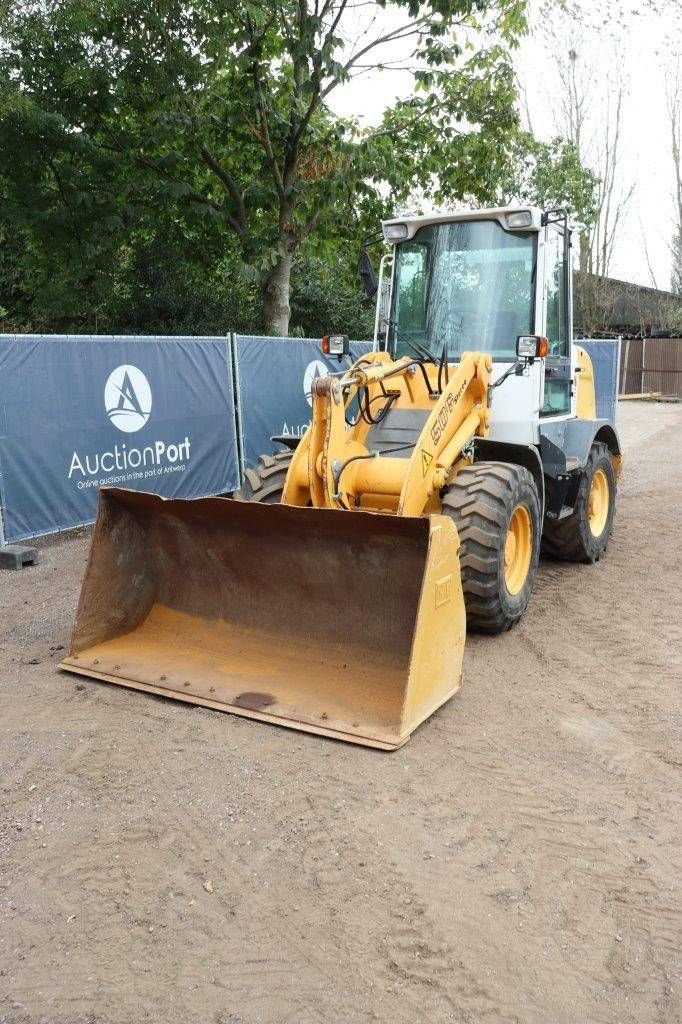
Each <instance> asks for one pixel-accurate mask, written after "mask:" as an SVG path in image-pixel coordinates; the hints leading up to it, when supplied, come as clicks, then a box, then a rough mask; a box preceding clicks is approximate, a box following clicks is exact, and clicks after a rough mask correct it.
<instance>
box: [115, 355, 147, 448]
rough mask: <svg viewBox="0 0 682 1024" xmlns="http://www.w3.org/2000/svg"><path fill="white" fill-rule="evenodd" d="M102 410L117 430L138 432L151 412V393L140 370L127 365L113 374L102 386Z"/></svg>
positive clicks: (130, 432) (117, 368)
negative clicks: (103, 409) (104, 410)
mask: <svg viewBox="0 0 682 1024" xmlns="http://www.w3.org/2000/svg"><path fill="white" fill-rule="evenodd" d="M104 407H105V409H106V410H107V416H108V417H109V419H110V420H111V422H112V423H113V424H114V426H115V427H118V429H119V430H122V431H123V432H124V433H126V434H133V433H134V432H135V431H136V430H140V429H141V428H142V427H143V426H144V425H145V423H146V422H147V420H148V419H149V415H150V413H151V411H152V389H151V388H150V386H149V381H148V380H147V378H146V377H145V375H144V374H143V372H142V370H138V368H137V367H136V366H130V365H129V364H127V363H126V364H124V365H123V366H117V367H116V369H115V370H112V372H111V373H110V374H109V376H108V378H107V382H106V384H105V385H104Z"/></svg>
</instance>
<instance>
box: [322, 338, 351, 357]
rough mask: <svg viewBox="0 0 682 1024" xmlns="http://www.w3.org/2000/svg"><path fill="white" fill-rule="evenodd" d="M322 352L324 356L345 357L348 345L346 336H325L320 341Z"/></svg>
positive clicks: (348, 348) (348, 351)
mask: <svg viewBox="0 0 682 1024" xmlns="http://www.w3.org/2000/svg"><path fill="white" fill-rule="evenodd" d="M322 351H323V352H324V354H325V355H326V356H347V355H348V354H349V353H350V344H349V341H348V335H347V334H325V336H324V338H323V339H322Z"/></svg>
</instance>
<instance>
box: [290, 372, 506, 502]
mask: <svg viewBox="0 0 682 1024" xmlns="http://www.w3.org/2000/svg"><path fill="white" fill-rule="evenodd" d="M491 366H492V363H491V359H490V356H489V355H485V354H481V353H479V352H467V353H464V354H463V356H462V358H461V360H460V362H459V363H458V365H457V366H456V367H453V368H452V369H451V370H450V372H449V380H448V382H447V384H446V385H445V387H444V388H443V390H442V392H441V393H440V394H434V392H433V387H432V385H431V384H430V379H431V378H433V377H434V375H435V373H436V372H437V368H436V367H435V366H432V365H431V366H428V367H427V369H428V371H430V377H427V374H426V371H424V379H425V380H426V385H425V384H424V383H423V382H422V381H421V378H420V375H419V373H418V372H415V361H414V360H412V359H410V358H409V357H405V358H404V359H401V360H398V361H397V362H393V361H391V360H390V358H388V357H387V355H386V353H372V354H371V357H370V358H369V359H368V360H367V361H366V362H365V361H364V360H363V361H362V365H356V366H354V367H352V368H351V369H350V370H349V371H348V373H347V374H346V375H345V376H344V377H342V378H341V379H340V380H339V379H336V378H334V377H321V378H318V379H317V380H316V381H315V382H314V386H313V393H312V399H313V417H312V423H311V426H310V428H309V429H308V431H307V432H306V435H305V437H304V439H303V441H302V442H301V444H300V445H299V447H298V449H297V450H296V453H295V455H294V458H293V460H292V464H291V467H290V470H289V473H288V476H287V481H286V485H285V490H284V499H283V500H284V502H285V503H286V504H291V505H305V504H308V503H309V502H310V503H311V504H312V505H314V506H315V507H318V508H341V509H347V510H352V509H354V508H357V507H359V506H360V503H361V500H362V497H363V495H367V494H371V495H384V496H388V497H389V498H391V499H392V501H393V502H394V503H395V501H396V499H397V509H396V511H397V514H398V515H406V516H414V515H422V514H423V513H424V512H425V511H426V510H427V507H428V505H429V502H430V500H431V498H432V496H433V495H434V494H436V493H437V492H438V491H439V490H440V489H441V488H442V487H443V486H444V485H445V483H446V481H447V478H448V476H449V474H450V471H451V469H452V467H453V465H454V464H455V462H456V461H457V460H458V458H459V457H460V454H461V451H462V448H463V447H464V446H465V445H466V444H467V443H468V442H469V441H470V440H471V439H472V437H474V436H479V437H484V436H485V435H486V434H487V432H488V423H489V411H488V401H487V395H488V386H489V377H490V369H491ZM427 385H428V388H427ZM360 389H365V394H366V395H367V396H368V398H369V400H371V402H373V403H374V402H378V401H379V402H383V403H384V405H385V404H386V403H393V402H395V403H396V408H408V409H409V408H425V409H427V410H429V415H428V418H427V420H426V423H425V424H424V428H423V430H422V432H421V434H420V436H419V438H418V440H417V442H416V444H415V446H414V449H413V451H412V453H411V455H410V456H409V458H398V457H396V456H394V455H392V454H389V453H384V454H380V453H378V452H376V451H373V450H371V449H370V448H368V447H367V445H366V444H365V443H364V442H365V440H366V434H367V428H366V426H365V427H363V425H362V424H361V423H360V422H359V421H358V422H357V423H356V424H355V425H354V426H353V427H352V428H351V429H350V430H349V429H347V424H346V419H345V416H346V410H347V408H348V407H349V406H350V404H351V403H352V401H353V398H355V396H356V395H357V394H358V391H359V390H360ZM380 413H381V409H380V408H379V409H378V413H377V414H378V415H380ZM363 433H364V436H363Z"/></svg>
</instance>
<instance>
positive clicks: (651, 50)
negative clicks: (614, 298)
mask: <svg viewBox="0 0 682 1024" xmlns="http://www.w3.org/2000/svg"><path fill="white" fill-rule="evenodd" d="M602 2H603V4H604V7H603V8H601V9H600V8H599V7H598V5H597V3H595V2H591V3H590V2H589V0H580V2H579V3H578V5H577V6H578V7H579V8H580V7H581V8H582V13H581V14H580V16H579V17H576V18H574V19H570V18H567V19H566V21H565V23H564V26H563V27H564V28H565V30H566V31H567V32H568V33H570V32H571V31H572V29H573V28H575V29H576V30H578V29H579V32H580V36H581V45H582V48H583V49H584V51H585V53H586V59H590V60H596V61H597V62H598V64H599V67H600V72H599V73H600V77H603V79H604V80H606V79H607V78H611V79H613V78H615V77H616V74H617V72H620V73H621V74H622V76H623V79H624V84H625V89H626V98H625V103H624V114H623V145H622V153H623V155H622V160H621V164H620V168H619V183H618V187H619V188H620V189H622V190H624V191H626V190H627V189H628V188H629V187H630V185H631V184H633V185H634V192H633V195H632V198H631V200H630V203H629V205H628V208H627V213H626V215H625V219H624V222H623V228H622V230H621V231H620V233H619V237H618V241H617V245H616V248H615V251H614V256H613V260H612V263H611V267H610V273H611V276H613V277H621V278H623V279H625V280H629V281H634V282H637V283H639V284H651V283H652V279H651V273H650V271H649V268H648V266H647V258H646V253H645V249H644V238H645V237H646V244H647V248H648V255H649V262H650V264H651V270H652V272H653V275H654V276H655V279H656V283H657V285H658V287H660V288H668V287H669V285H670V266H671V258H670V248H669V246H670V239H671V233H672V211H673V206H672V189H673V165H672V158H671V149H670V126H669V122H668V120H667V113H666V102H665V79H664V66H665V64H666V63H669V62H670V60H671V54H672V53H673V52H674V51H675V49H677V50H678V52H679V49H680V48H681V47H682V0H643V2H640V3H635V2H631V3H628V4H620V3H615V2H614V3H613V4H612V3H610V2H609V0H602ZM613 12H615V16H614V13H613ZM544 24H545V23H544V21H543V19H541V17H540V4H539V2H537V0H534V2H533V6H532V10H531V27H532V32H531V35H530V36H529V37H528V38H526V39H525V40H524V41H523V43H522V45H521V47H520V49H519V51H518V53H517V57H516V60H517V64H518V70H519V74H520V77H521V79H522V81H523V82H524V83H525V89H526V96H527V104H528V109H529V111H530V115H531V123H532V128H533V131H534V132H535V134H536V135H538V136H539V137H541V138H545V139H549V138H551V137H552V136H553V135H555V134H556V118H555V114H554V111H553V108H555V107H556V102H555V98H556V96H557V94H558V90H559V88H560V87H559V83H558V77H557V74H556V62H555V59H554V57H553V55H551V54H550V53H549V52H548V44H547V41H546V39H545V38H543V27H544ZM361 27H362V26H361ZM614 37H615V39H616V44H615V45H614V42H613V40H614ZM595 55H596V57H595ZM382 56H383V57H385V56H386V54H382ZM388 56H389V57H393V58H395V59H397V58H398V57H400V50H399V47H398V46H397V45H396V46H395V47H394V48H393V50H392V52H391V53H390V54H389V55H388ZM410 87H411V78H410V75H409V74H408V73H407V72H405V71H377V70H374V71H369V72H368V73H366V74H364V75H363V76H362V77H361V78H359V79H357V80H356V81H354V82H351V83H349V84H348V85H346V86H343V87H342V88H340V89H338V90H337V91H336V92H335V93H332V96H331V97H330V98H331V99H332V106H333V107H334V108H335V109H336V110H337V111H338V112H339V113H342V114H344V115H347V116H355V117H360V119H361V120H362V121H364V122H365V123H373V122H376V121H377V120H378V119H379V118H380V116H381V112H382V111H383V109H384V108H385V107H386V106H387V105H389V104H390V103H392V102H393V101H394V100H395V98H396V96H398V95H406V94H408V93H409V92H410ZM598 88H599V84H597V85H596V86H595V92H596V90H597V89H598ZM601 107H603V99H600V98H598V97H597V103H596V109H595V110H594V112H593V116H592V120H593V127H594V130H595V132H596V133H598V132H599V131H600V108H601Z"/></svg>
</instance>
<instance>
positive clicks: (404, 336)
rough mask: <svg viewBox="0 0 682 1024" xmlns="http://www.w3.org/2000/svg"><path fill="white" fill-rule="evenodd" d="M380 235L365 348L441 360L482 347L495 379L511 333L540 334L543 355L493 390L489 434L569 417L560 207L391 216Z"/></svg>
mask: <svg viewBox="0 0 682 1024" xmlns="http://www.w3.org/2000/svg"><path fill="white" fill-rule="evenodd" d="M383 232H384V239H385V241H386V242H387V243H389V244H390V245H392V246H393V257H392V261H391V260H390V257H389V261H391V262H392V268H391V274H390V278H389V279H388V280H387V284H388V287H387V288H384V296H383V301H382V295H381V288H380V296H379V303H380V310H379V312H378V314H377V332H376V337H375V347H377V348H386V349H387V350H388V351H389V352H390V353H391V355H392V356H393V357H394V358H400V357H401V356H405V355H410V356H413V355H414V354H415V351H416V350H420V349H421V350H422V351H424V350H426V351H427V352H429V353H431V354H432V355H433V357H434V361H435V362H439V361H441V360H443V361H447V362H448V363H449V364H452V363H456V362H458V360H459V358H460V357H461V355H462V353H463V352H467V351H469V352H476V351H478V352H488V353H490V354H491V355H492V358H493V362H494V370H493V380H499V378H500V377H501V376H502V375H503V374H505V373H506V372H507V371H508V370H509V368H510V366H512V365H513V363H514V361H515V360H516V357H517V339H518V338H519V337H520V336H528V335H538V336H542V337H546V338H547V340H548V344H547V355H546V357H544V358H542V359H538V360H536V361H534V362H533V363H532V364H530V365H528V366H527V367H526V368H525V369H524V370H523V373H522V374H520V375H515V376H514V377H511V378H509V379H508V380H506V381H505V383H504V384H503V385H502V386H501V387H500V388H498V389H496V391H495V393H494V400H493V402H492V406H491V413H492V419H491V437H493V438H494V437H495V436H496V434H498V435H499V436H500V437H501V438H502V437H503V438H504V439H505V440H514V441H517V442H521V443H525V444H536V443H537V441H538V437H539V429H540V427H539V424H540V421H541V419H543V420H544V419H546V418H550V417H557V416H558V417H563V418H565V417H567V416H570V415H575V410H574V408H573V397H572V391H573V389H572V378H573V369H572V358H571V356H572V353H571V333H572V332H571V276H572V275H571V273H570V236H571V227H570V225H569V222H568V216H567V214H566V213H565V211H563V210H562V211H552V212H549V213H543V212H542V211H541V210H539V209H536V208H532V207H505V208H500V209H490V210H476V211H467V212H461V213H447V214H431V215H427V216H423V217H405V218H396V219H394V220H390V221H385V222H384V224H383ZM385 259H386V258H385ZM386 262H388V261H386ZM385 268H386V263H384V266H383V267H382V271H383V270H384V269H385ZM381 276H382V277H383V274H382V275H381ZM381 306H383V311H382V310H381ZM382 327H383V331H382Z"/></svg>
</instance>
